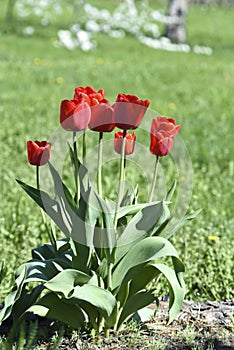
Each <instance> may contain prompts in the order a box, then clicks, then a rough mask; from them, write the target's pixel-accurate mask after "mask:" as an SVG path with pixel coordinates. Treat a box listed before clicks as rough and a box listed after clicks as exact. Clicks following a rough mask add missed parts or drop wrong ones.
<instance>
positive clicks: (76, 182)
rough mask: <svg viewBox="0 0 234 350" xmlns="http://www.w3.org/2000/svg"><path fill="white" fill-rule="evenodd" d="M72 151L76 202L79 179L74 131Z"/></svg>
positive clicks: (77, 199)
mask: <svg viewBox="0 0 234 350" xmlns="http://www.w3.org/2000/svg"><path fill="white" fill-rule="evenodd" d="M73 151H74V178H75V186H76V203H77V204H78V201H79V199H80V181H79V161H78V156H77V143H76V131H73Z"/></svg>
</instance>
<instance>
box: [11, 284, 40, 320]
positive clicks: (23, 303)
mask: <svg viewBox="0 0 234 350" xmlns="http://www.w3.org/2000/svg"><path fill="white" fill-rule="evenodd" d="M43 290H44V286H43V285H42V284H40V285H38V286H36V287H35V288H33V289H32V290H31V291H30V292H27V291H26V289H25V288H24V289H23V290H22V292H21V295H20V298H19V299H18V300H17V301H16V303H15V304H14V307H13V311H12V313H13V314H14V322H16V321H17V322H19V321H20V319H21V317H23V316H24V314H25V312H27V309H28V308H29V307H30V306H32V305H33V304H34V303H35V302H36V301H37V299H38V298H39V296H40V294H41V292H42V291H43Z"/></svg>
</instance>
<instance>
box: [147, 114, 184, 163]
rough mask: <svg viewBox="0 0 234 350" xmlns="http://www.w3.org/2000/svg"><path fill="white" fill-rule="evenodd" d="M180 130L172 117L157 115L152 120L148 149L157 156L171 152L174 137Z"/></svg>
mask: <svg viewBox="0 0 234 350" xmlns="http://www.w3.org/2000/svg"><path fill="white" fill-rule="evenodd" d="M179 130H180V125H175V120H174V119H173V118H165V117H158V118H155V119H153V120H152V124H151V131H150V139H151V143H150V151H151V152H152V153H153V154H155V155H156V156H158V157H163V156H166V155H167V154H168V153H170V152H171V150H172V147H173V143H174V139H175V137H176V135H177V134H178V132H179Z"/></svg>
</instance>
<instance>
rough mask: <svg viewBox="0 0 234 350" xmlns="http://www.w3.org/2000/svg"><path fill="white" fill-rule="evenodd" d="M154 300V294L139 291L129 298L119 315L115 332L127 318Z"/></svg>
mask: <svg viewBox="0 0 234 350" xmlns="http://www.w3.org/2000/svg"><path fill="white" fill-rule="evenodd" d="M155 299H156V297H155V295H154V293H152V292H150V291H141V292H139V293H137V294H134V295H133V296H132V297H131V298H129V299H128V300H127V302H126V304H125V305H124V307H123V310H122V312H121V314H120V317H119V321H118V325H117V330H118V329H119V328H120V326H121V325H122V323H123V322H124V321H125V320H126V318H127V317H128V316H130V315H132V314H134V313H135V312H136V311H137V310H139V309H142V308H143V307H145V306H147V305H149V304H151V303H152V302H153V301H154V300H155Z"/></svg>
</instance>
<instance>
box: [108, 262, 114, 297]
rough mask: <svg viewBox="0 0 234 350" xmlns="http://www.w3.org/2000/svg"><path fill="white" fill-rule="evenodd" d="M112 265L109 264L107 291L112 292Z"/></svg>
mask: <svg viewBox="0 0 234 350" xmlns="http://www.w3.org/2000/svg"><path fill="white" fill-rule="evenodd" d="M112 266H113V264H112V263H109V264H108V272H107V289H108V290H109V291H111V289H112Z"/></svg>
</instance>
